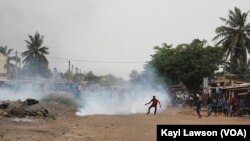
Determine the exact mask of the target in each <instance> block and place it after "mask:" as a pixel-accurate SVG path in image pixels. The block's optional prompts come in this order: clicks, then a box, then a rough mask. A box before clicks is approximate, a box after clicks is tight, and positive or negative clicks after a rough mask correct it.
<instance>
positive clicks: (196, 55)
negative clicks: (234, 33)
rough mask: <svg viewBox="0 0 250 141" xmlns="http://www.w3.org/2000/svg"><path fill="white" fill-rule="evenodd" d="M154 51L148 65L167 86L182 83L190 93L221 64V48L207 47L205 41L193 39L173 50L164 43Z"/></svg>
mask: <svg viewBox="0 0 250 141" xmlns="http://www.w3.org/2000/svg"><path fill="white" fill-rule="evenodd" d="M154 49H155V50H156V53H155V54H153V55H152V60H151V61H150V62H149V64H151V65H152V66H154V67H155V68H156V70H157V71H158V73H159V75H160V76H161V77H162V78H164V80H165V81H166V82H167V83H168V84H170V85H173V84H179V83H181V82H182V83H183V84H184V85H185V86H186V87H187V88H188V89H189V90H190V91H192V92H197V91H198V90H199V88H200V85H201V84H202V82H203V78H204V77H213V75H214V71H215V70H218V66H219V65H220V64H222V63H223V58H222V55H221V48H219V47H212V46H208V45H206V41H205V40H203V41H201V40H199V39H195V40H193V42H192V43H190V44H180V45H178V46H176V47H175V48H172V45H167V44H165V43H164V44H163V46H162V47H159V46H156V47H154Z"/></svg>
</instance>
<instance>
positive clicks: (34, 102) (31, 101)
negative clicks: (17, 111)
mask: <svg viewBox="0 0 250 141" xmlns="http://www.w3.org/2000/svg"><path fill="white" fill-rule="evenodd" d="M23 103H24V104H25V105H26V106H31V105H35V104H38V103H39V101H38V100H35V99H31V98H28V99H26V100H25V101H24V102H23Z"/></svg>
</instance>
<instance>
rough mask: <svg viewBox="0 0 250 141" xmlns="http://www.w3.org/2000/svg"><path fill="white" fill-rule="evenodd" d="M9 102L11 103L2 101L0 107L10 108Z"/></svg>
mask: <svg viewBox="0 0 250 141" xmlns="http://www.w3.org/2000/svg"><path fill="white" fill-rule="evenodd" d="M9 104H10V103H8V102H2V103H0V109H6V108H8V106H9Z"/></svg>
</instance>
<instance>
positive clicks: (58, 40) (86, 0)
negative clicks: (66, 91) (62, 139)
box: [0, 0, 250, 79]
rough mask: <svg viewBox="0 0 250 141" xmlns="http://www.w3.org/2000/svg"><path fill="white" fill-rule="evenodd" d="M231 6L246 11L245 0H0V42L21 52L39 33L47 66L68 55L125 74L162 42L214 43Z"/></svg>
mask: <svg viewBox="0 0 250 141" xmlns="http://www.w3.org/2000/svg"><path fill="white" fill-rule="evenodd" d="M235 6H237V7H239V8H240V9H241V10H242V11H244V12H246V11H248V10H250V0H0V45H7V46H8V47H9V48H13V49H15V50H17V51H18V52H20V53H21V52H23V51H24V50H25V49H26V44H25V42H24V40H27V39H28V35H34V33H35V32H39V33H40V34H42V35H44V45H46V46H48V47H49V52H50V54H49V56H48V59H49V60H50V68H51V69H53V68H54V67H57V69H58V70H59V71H61V72H65V71H66V69H67V67H68V61H67V59H71V62H72V64H73V65H74V67H78V68H80V69H81V70H82V72H84V70H85V71H90V70H91V71H93V72H94V74H96V75H105V74H108V73H111V74H113V75H115V76H116V77H123V78H125V79H127V78H128V76H129V73H130V72H131V70H133V69H135V70H138V71H139V72H140V71H142V70H143V65H144V62H146V61H149V60H150V59H151V57H150V55H151V54H153V53H154V50H153V47H154V46H156V45H159V46H160V45H161V44H162V43H163V42H166V43H168V44H173V45H177V44H180V43H190V42H191V41H192V40H193V39H194V38H200V39H206V40H207V41H208V42H209V43H210V44H211V45H213V44H214V43H213V42H211V40H212V38H213V37H214V36H215V28H216V27H218V26H220V25H222V24H223V23H222V22H221V21H220V20H219V17H227V15H228V10H229V9H233V8H234V7H235ZM248 22H250V14H249V16H248ZM55 57H56V58H65V60H63V59H55ZM77 60H78V61H77ZM84 60H85V61H84ZM88 61H95V62H88Z"/></svg>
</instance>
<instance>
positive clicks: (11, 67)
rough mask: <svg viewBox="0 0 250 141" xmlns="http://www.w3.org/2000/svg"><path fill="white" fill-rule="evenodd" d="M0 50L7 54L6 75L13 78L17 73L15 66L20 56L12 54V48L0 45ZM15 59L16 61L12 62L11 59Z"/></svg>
mask: <svg viewBox="0 0 250 141" xmlns="http://www.w3.org/2000/svg"><path fill="white" fill-rule="evenodd" d="M0 52H1V53H2V54H4V55H5V56H7V74H8V77H10V78H13V76H14V75H16V74H17V72H18V71H19V69H18V67H17V63H19V64H20V60H21V59H20V58H19V57H18V56H17V55H13V49H9V48H8V47H7V46H5V47H3V46H0ZM12 60H13V61H15V62H16V63H15V64H13V63H12V62H11V61H12Z"/></svg>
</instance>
